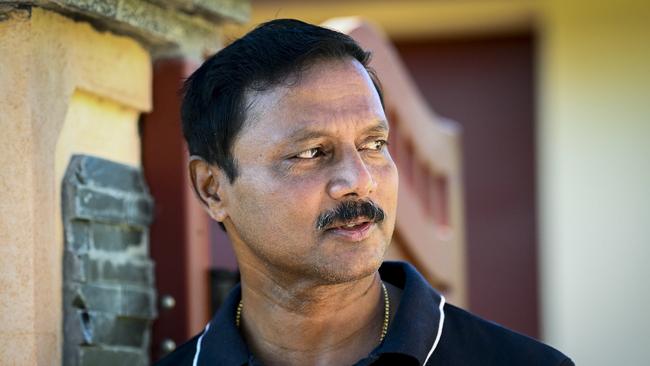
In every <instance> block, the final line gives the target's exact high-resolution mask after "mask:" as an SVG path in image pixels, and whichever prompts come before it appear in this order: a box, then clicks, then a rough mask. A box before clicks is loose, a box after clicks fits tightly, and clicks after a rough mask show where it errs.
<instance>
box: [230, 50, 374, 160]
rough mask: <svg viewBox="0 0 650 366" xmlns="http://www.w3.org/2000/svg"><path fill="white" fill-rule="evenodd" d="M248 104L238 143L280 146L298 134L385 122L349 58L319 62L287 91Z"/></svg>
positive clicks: (368, 81)
mask: <svg viewBox="0 0 650 366" xmlns="http://www.w3.org/2000/svg"><path fill="white" fill-rule="evenodd" d="M248 103H249V105H250V107H249V109H248V111H247V122H246V124H245V127H244V128H243V130H242V132H241V134H240V136H239V138H238V142H239V141H240V140H246V141H249V142H250V140H257V141H255V142H256V143H263V142H266V143H272V142H279V141H281V140H282V139H286V138H288V137H289V136H291V135H294V134H295V133H296V132H298V131H300V130H317V131H323V132H326V131H329V132H336V131H342V130H346V131H348V132H350V130H351V129H355V128H366V127H368V125H370V124H377V123H378V121H383V120H385V118H386V117H385V116H384V112H383V108H382V106H381V102H380V100H379V95H378V94H377V91H376V89H375V87H374V85H373V83H372V80H371V79H370V76H369V75H368V72H367V71H366V70H365V68H364V67H363V65H361V64H360V63H359V62H358V61H356V60H351V59H349V60H328V61H321V62H318V63H316V64H314V65H312V66H311V67H309V68H308V69H307V70H305V71H304V72H303V73H302V74H301V75H300V76H299V77H298V78H296V79H295V80H292V82H290V83H288V85H286V86H279V87H276V88H273V89H272V90H269V91H266V92H262V93H256V94H251V95H249V96H248ZM237 145H238V143H236V144H235V155H237V154H236V150H237Z"/></svg>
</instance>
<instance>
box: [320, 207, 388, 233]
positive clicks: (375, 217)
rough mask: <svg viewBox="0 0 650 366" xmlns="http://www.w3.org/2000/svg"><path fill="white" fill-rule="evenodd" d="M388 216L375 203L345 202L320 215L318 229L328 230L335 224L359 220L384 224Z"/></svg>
mask: <svg viewBox="0 0 650 366" xmlns="http://www.w3.org/2000/svg"><path fill="white" fill-rule="evenodd" d="M385 217H386V215H385V214H384V210H382V209H381V207H379V206H377V205H376V204H375V203H374V202H372V201H370V200H367V201H344V202H341V203H340V204H339V205H338V206H337V207H335V208H334V209H332V210H329V211H325V212H323V213H321V214H320V215H318V219H317V220H316V229H318V230H325V229H328V228H329V227H330V226H331V225H332V224H333V223H335V222H336V223H342V224H345V223H348V222H352V221H353V220H355V219H358V218H366V219H368V220H370V222H376V223H379V222H382V221H384V218H385Z"/></svg>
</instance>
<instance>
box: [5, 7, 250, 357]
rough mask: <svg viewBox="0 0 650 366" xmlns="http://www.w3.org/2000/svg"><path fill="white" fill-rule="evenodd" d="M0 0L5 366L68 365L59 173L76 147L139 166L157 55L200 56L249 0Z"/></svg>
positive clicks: (211, 48)
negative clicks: (141, 120)
mask: <svg viewBox="0 0 650 366" xmlns="http://www.w3.org/2000/svg"><path fill="white" fill-rule="evenodd" d="M162 5H163V3H162V2H159V1H153V0H152V1H135V0H133V1H127V0H116V1H112V2H106V1H77V0H64V1H21V2H16V1H4V0H0V126H2V133H0V166H1V167H2V169H0V192H1V193H0V194H1V195H2V197H0V364H2V365H58V364H61V360H62V352H61V349H62V348H61V347H62V343H63V338H64V336H65V334H64V332H63V329H62V324H63V321H62V317H63V315H62V314H63V312H62V302H63V299H62V286H63V284H62V274H63V226H62V218H61V201H60V197H61V179H62V177H63V174H64V171H65V169H66V167H67V166H68V163H69V161H70V157H71V155H72V154H78V153H83V154H90V155H95V156H98V157H101V158H104V159H108V160H111V161H114V162H119V163H123V164H126V165H129V166H131V167H134V168H140V166H141V161H140V139H139V132H138V121H139V116H140V114H141V113H143V112H148V111H150V110H151V99H152V97H151V79H152V66H151V65H152V60H153V59H156V58H161V57H167V56H174V57H176V56H179V55H180V56H182V57H187V58H192V59H200V58H201V57H202V55H203V54H205V53H210V52H214V51H216V49H217V48H218V47H219V46H220V41H219V34H220V24H222V22H223V21H225V20H228V19H230V20H233V19H234V20H243V19H245V18H246V17H247V14H248V4H247V3H246V2H245V1H234V2H233V1H223V2H222V1H215V2H209V4H208V2H205V1H181V0H178V1H169V2H165V3H164V5H165V6H164V7H163V6H162Z"/></svg>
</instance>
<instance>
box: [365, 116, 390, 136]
mask: <svg viewBox="0 0 650 366" xmlns="http://www.w3.org/2000/svg"><path fill="white" fill-rule="evenodd" d="M364 132H365V133H366V134H371V133H386V132H388V121H386V120H384V119H381V120H377V124H375V125H373V126H370V127H368V128H367V129H366V130H365V131H364Z"/></svg>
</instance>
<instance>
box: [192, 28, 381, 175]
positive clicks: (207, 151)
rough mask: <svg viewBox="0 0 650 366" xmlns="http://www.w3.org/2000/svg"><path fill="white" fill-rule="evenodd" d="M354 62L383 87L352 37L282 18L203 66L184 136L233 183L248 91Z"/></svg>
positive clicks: (196, 76) (195, 80) (194, 152)
mask: <svg viewBox="0 0 650 366" xmlns="http://www.w3.org/2000/svg"><path fill="white" fill-rule="evenodd" d="M343 59H354V60H357V61H359V63H361V64H362V65H363V66H364V68H365V69H366V71H367V72H368V74H369V75H370V78H371V79H372V82H373V84H374V86H375V88H376V89H377V93H378V94H379V98H380V100H381V102H382V105H383V97H382V93H381V86H380V84H379V81H378V79H377V77H376V76H375V74H374V72H373V71H372V69H370V67H369V66H368V64H369V62H370V52H366V51H364V50H363V49H362V48H361V47H360V46H359V45H358V44H357V43H356V42H355V41H354V40H353V39H352V38H351V37H349V36H347V35H345V34H343V33H340V32H336V31H333V30H331V29H327V28H323V27H318V26H315V25H312V24H307V23H304V22H301V21H299V20H294V19H277V20H272V21H270V22H267V23H263V24H260V25H259V26H258V27H257V28H255V29H254V30H252V31H251V32H249V33H248V34H246V35H245V36H244V37H243V38H240V39H238V40H237V41H235V42H233V43H232V44H230V45H229V46H227V47H225V48H224V49H222V50H221V51H219V52H217V53H216V54H215V55H213V56H212V57H210V58H209V59H208V60H207V61H205V62H204V63H203V65H201V67H199V69H198V70H196V71H195V72H194V73H193V74H192V75H191V76H190V77H189V78H188V79H187V80H186V81H185V85H184V88H183V90H184V97H183V104H182V107H181V119H182V122H183V134H184V136H185V140H187V144H188V147H189V152H190V154H191V155H198V156H200V157H201V158H203V159H205V160H206V161H207V162H208V163H210V164H216V165H217V166H218V167H220V168H221V169H223V171H224V172H225V173H226V174H227V176H228V179H229V180H230V182H233V181H234V180H235V178H236V177H237V175H238V172H237V163H236V161H235V159H234V158H233V156H232V145H233V142H234V141H235V138H236V137H237V134H238V133H239V132H240V131H241V129H242V127H243V124H244V121H245V120H246V109H247V106H246V105H245V102H246V92H258V91H266V90H270V89H271V88H273V87H276V86H280V85H289V80H290V78H292V77H294V76H297V77H299V76H300V74H301V73H302V72H304V71H305V70H306V69H308V68H309V66H311V65H312V64H314V63H315V62H317V61H321V60H343Z"/></svg>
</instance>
